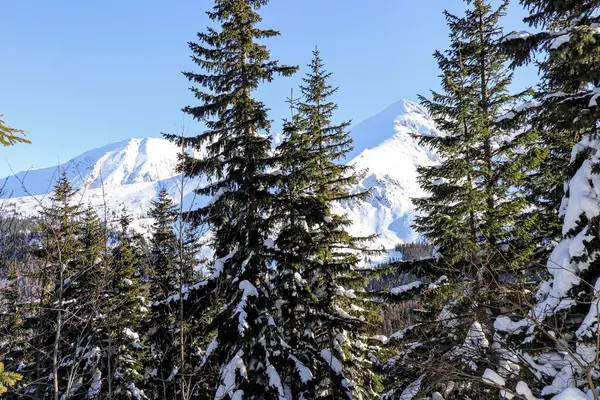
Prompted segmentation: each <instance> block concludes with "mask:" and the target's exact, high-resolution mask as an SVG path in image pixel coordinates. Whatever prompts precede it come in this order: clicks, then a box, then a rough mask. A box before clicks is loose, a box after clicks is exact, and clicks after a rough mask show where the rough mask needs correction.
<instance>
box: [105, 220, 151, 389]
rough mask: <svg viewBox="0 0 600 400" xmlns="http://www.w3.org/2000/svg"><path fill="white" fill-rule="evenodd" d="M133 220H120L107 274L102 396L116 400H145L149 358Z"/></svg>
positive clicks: (145, 310) (144, 307) (144, 306)
mask: <svg viewBox="0 0 600 400" xmlns="http://www.w3.org/2000/svg"><path fill="white" fill-rule="evenodd" d="M131 219H132V218H131V216H130V215H128V214H127V213H126V212H125V211H123V213H122V215H121V217H120V218H119V225H120V231H119V234H118V244H117V245H116V246H115V247H114V249H112V252H111V258H110V263H109V271H107V274H106V276H107V278H108V282H107V285H106V286H107V287H106V292H107V295H108V297H107V298H106V301H105V302H104V304H103V314H104V316H105V317H104V318H103V320H102V321H101V322H100V324H99V330H100V331H102V332H103V341H104V343H103V346H102V349H103V353H104V354H103V355H102V361H103V365H102V370H103V372H105V374H104V375H105V376H106V379H104V380H103V385H102V388H101V393H106V394H107V395H108V397H109V398H113V399H143V398H146V396H145V394H144V390H143V379H144V376H143V375H142V372H143V366H144V364H143V361H144V359H145V357H146V353H147V351H146V344H145V343H144V339H145V335H144V334H143V333H142V319H143V318H144V317H145V316H146V315H147V313H148V308H147V307H146V306H147V304H146V301H145V291H144V289H143V287H142V284H141V282H140V277H139V275H140V265H141V264H140V260H141V253H140V250H139V248H138V247H137V246H136V245H135V240H136V239H135V236H134V235H133V233H132V232H131V231H130V227H129V226H130V224H131Z"/></svg>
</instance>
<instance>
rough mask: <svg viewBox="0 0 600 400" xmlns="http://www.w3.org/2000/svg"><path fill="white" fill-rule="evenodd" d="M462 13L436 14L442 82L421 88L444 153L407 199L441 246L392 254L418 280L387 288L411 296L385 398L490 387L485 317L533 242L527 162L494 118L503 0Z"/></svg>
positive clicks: (467, 393)
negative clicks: (515, 155)
mask: <svg viewBox="0 0 600 400" xmlns="http://www.w3.org/2000/svg"><path fill="white" fill-rule="evenodd" d="M467 5H468V8H467V10H466V12H465V15H464V16H456V15H453V14H450V13H448V12H445V16H446V20H447V23H448V26H449V29H450V48H449V49H448V50H447V51H445V52H439V51H438V52H436V53H435V58H436V60H437V62H438V65H439V68H440V70H441V71H442V73H441V79H442V91H441V92H432V97H431V99H427V98H425V97H422V98H421V100H422V104H423V105H424V106H425V107H426V108H427V109H428V111H429V113H430V114H431V116H432V118H433V119H434V121H435V122H436V125H437V126H438V128H439V129H440V130H441V131H442V132H444V134H443V135H441V136H422V137H420V140H421V142H422V143H423V144H425V145H428V146H430V147H431V148H432V149H433V150H434V151H436V153H437V154H438V155H439V156H440V158H441V163H440V164H439V165H436V166H432V167H420V168H419V170H418V171H419V174H420V176H419V183H420V185H421V187H422V188H423V189H425V190H426V191H427V192H429V193H430V197H427V198H422V199H415V200H414V202H415V205H416V207H417V210H418V211H419V213H420V214H419V215H418V216H417V217H416V218H415V221H416V223H415V227H416V229H417V230H418V231H419V232H421V233H422V234H423V235H424V236H425V238H426V239H427V240H429V241H430V242H431V243H432V244H433V245H434V246H435V247H436V250H437V252H438V256H437V257H436V258H434V259H430V260H423V261H418V262H406V263H404V262H401V263H397V264H396V266H397V267H399V269H400V271H401V272H404V273H408V272H409V273H412V274H414V275H416V276H417V277H418V280H415V281H414V282H411V283H409V284H406V285H402V286H399V287H396V288H392V289H391V290H389V291H388V292H387V295H386V296H387V297H388V298H389V299H396V300H397V301H406V300H413V301H418V302H419V303H420V307H419V310H418V311H417V312H416V313H415V320H416V321H417V324H415V325H414V326H409V327H406V330H402V331H400V332H397V333H396V334H394V335H392V337H391V338H390V340H389V342H388V343H389V344H390V345H392V347H394V346H396V344H398V346H397V347H396V351H397V354H396V355H395V356H394V357H392V358H391V359H390V360H389V361H388V362H387V363H386V365H385V366H384V370H385V373H386V375H387V377H388V386H389V389H390V392H389V393H388V395H387V396H389V398H394V396H408V394H409V393H413V395H417V394H418V395H419V396H432V395H434V394H435V393H436V391H438V392H439V393H437V394H436V396H437V395H440V396H441V394H440V393H443V394H444V397H443V398H445V399H454V398H456V399H462V398H467V397H469V398H473V397H474V396H477V395H483V396H495V394H492V393H493V392H498V389H497V388H494V386H493V385H489V384H487V383H486V382H485V381H483V382H482V380H481V376H482V374H483V373H484V371H485V370H486V367H487V366H490V365H492V363H491V362H490V360H491V359H492V358H493V357H494V351H493V349H492V348H491V347H490V342H489V340H490V338H491V336H492V333H493V329H492V328H493V322H494V315H497V313H498V310H500V309H502V308H503V307H506V306H507V305H510V304H512V301H513V300H514V298H515V297H518V296H519V293H516V292H514V291H513V290H511V285H508V284H502V280H503V279H505V277H506V276H510V280H511V281H512V282H516V281H517V280H518V277H517V276H516V275H515V274H516V271H517V269H518V268H519V267H520V266H521V264H522V263H523V262H524V261H526V260H528V259H529V256H530V255H531V253H532V252H533V251H535V250H536V244H535V241H534V240H533V239H532V237H533V235H532V233H531V231H530V229H532V228H531V227H530V226H528V225H519V224H517V223H516V216H517V215H519V214H521V213H523V212H524V210H525V209H526V207H527V206H528V203H527V199H526V198H525V196H524V195H523V194H522V193H521V191H520V190H519V188H520V185H521V184H522V182H523V177H524V175H525V172H526V168H525V167H524V166H523V165H521V164H515V163H513V162H512V160H511V156H512V155H511V154H509V153H508V152H507V150H506V148H505V146H504V143H505V142H506V141H507V140H508V139H509V135H508V132H506V131H505V130H504V129H502V128H501V127H499V126H498V125H497V123H496V120H497V119H498V116H499V115H500V114H502V113H503V112H504V109H505V108H507V107H508V106H510V105H511V100H512V99H511V96H509V94H508V93H507V87H508V85H509V84H510V82H511V79H512V74H511V73H510V71H509V70H508V69H507V67H506V65H505V64H506V61H507V59H506V56H505V55H504V54H503V53H502V52H500V51H499V43H500V40H501V39H502V37H503V33H502V28H501V26H500V23H499V20H500V18H501V17H502V16H503V15H504V12H505V10H506V8H507V6H508V2H507V1H504V2H502V4H501V5H500V6H499V7H498V8H493V7H492V6H491V3H490V2H489V1H484V0H474V1H467Z"/></svg>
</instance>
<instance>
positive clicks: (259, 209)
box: [174, 0, 296, 399]
mask: <svg viewBox="0 0 600 400" xmlns="http://www.w3.org/2000/svg"><path fill="white" fill-rule="evenodd" d="M266 4H267V1H266V0H228V1H225V0H217V1H215V5H214V8H213V10H212V11H211V12H209V13H208V15H209V17H210V18H211V19H212V20H213V21H214V22H216V23H217V24H220V28H208V29H207V31H206V32H203V33H199V34H198V39H199V41H198V42H197V43H190V48H191V50H192V52H193V60H194V61H195V62H196V63H197V64H198V66H199V67H200V68H201V71H200V72H198V73H194V72H189V73H185V75H186V77H187V78H188V79H189V80H191V81H192V82H193V83H194V84H198V85H200V87H195V88H193V89H192V91H193V92H194V94H195V96H196V97H197V98H198V99H199V100H200V102H201V104H200V105H198V106H190V107H186V108H185V109H184V111H185V112H186V113H188V114H190V115H192V116H193V117H194V118H195V119H198V120H200V121H203V122H204V123H205V125H206V126H207V131H206V132H204V133H203V134H201V135H199V136H197V137H194V138H186V139H182V140H183V142H184V143H185V144H186V145H191V146H193V147H195V148H197V149H199V148H200V147H201V146H206V158H204V159H203V160H196V159H194V158H193V157H191V156H187V157H185V158H184V160H183V164H182V168H183V171H184V172H185V173H186V174H187V175H188V176H199V175H201V176H205V177H207V178H208V181H209V183H208V185H207V186H206V187H204V188H201V189H199V190H198V191H197V192H198V194H201V195H212V196H213V200H212V201H211V202H210V203H209V204H208V205H207V206H205V207H203V208H201V209H200V210H198V211H197V212H194V213H193V215H194V216H195V218H196V221H198V222H200V221H202V222H205V223H207V224H208V226H209V227H210V228H211V230H212V235H213V243H212V245H213V246H212V247H213V248H214V250H215V259H216V261H215V266H214V269H213V271H212V275H211V276H210V278H209V279H208V280H206V281H204V282H202V283H201V284H198V285H195V287H193V288H192V291H191V292H190V293H188V294H187V295H186V298H187V300H188V302H192V303H193V302H196V304H203V305H204V304H206V305H208V307H209V308H212V309H215V310H217V309H218V310H219V312H218V314H217V315H216V317H215V318H214V319H213V321H212V323H211V327H212V329H214V332H215V334H214V335H213V338H212V340H211V344H210V346H209V347H208V348H207V349H206V352H205V357H204V360H203V363H202V365H201V366H200V368H199V370H200V371H201V372H199V373H202V372H206V373H207V378H206V383H205V384H206V385H207V386H208V387H209V388H210V389H209V390H210V391H212V392H213V393H214V396H215V397H216V398H239V397H241V396H242V395H243V396H244V397H246V398H253V397H256V398H265V399H271V398H283V397H285V394H284V389H283V386H282V384H281V376H280V371H281V368H283V367H282V365H284V364H285V363H286V362H287V361H286V351H287V350H286V349H285V347H284V346H283V342H282V339H281V337H280V329H279V327H277V326H274V325H273V324H270V322H271V321H273V318H270V317H271V313H272V312H273V310H274V307H275V299H273V298H272V297H271V294H270V283H269V273H270V271H269V266H270V264H271V261H272V259H271V256H270V255H269V253H268V251H267V250H268V249H267V248H266V247H265V241H266V240H267V239H268V237H269V234H270V233H271V231H272V228H273V226H272V222H271V220H270V219H269V218H268V215H267V213H268V211H269V208H270V207H271V203H272V199H273V194H272V190H271V189H272V183H271V179H270V177H269V175H268V174H267V169H268V168H269V167H270V166H271V165H272V161H271V159H270V155H269V151H270V147H271V139H270V137H269V136H268V133H269V128H270V121H269V120H268V118H267V109H266V107H265V105H264V104H263V103H262V102H260V101H258V100H256V99H255V98H254V97H253V92H254V91H255V90H256V89H257V88H258V87H259V85H260V83H261V82H265V81H266V82H269V81H271V80H273V79H274V77H275V76H277V75H283V76H288V75H291V74H292V73H293V72H295V70H296V67H288V66H280V65H279V64H278V63H277V62H276V61H273V60H271V59H270V56H269V51H268V49H267V48H266V46H264V45H262V44H259V43H258V41H259V40H263V39H267V38H270V37H274V36H276V35H278V32H276V31H274V30H266V29H262V28H259V27H258V24H259V23H260V21H261V17H260V15H259V13H258V11H259V9H260V8H261V7H262V6H264V5H266ZM174 139H179V138H178V137H174ZM220 307H222V308H220ZM203 311H204V312H206V306H205V307H204V310H203Z"/></svg>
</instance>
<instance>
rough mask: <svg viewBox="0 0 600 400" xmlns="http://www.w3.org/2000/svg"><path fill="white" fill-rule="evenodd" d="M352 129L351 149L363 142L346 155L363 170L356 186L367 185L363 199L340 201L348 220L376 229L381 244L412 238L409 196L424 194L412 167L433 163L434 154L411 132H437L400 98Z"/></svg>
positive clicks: (357, 227) (362, 230) (360, 228)
mask: <svg viewBox="0 0 600 400" xmlns="http://www.w3.org/2000/svg"><path fill="white" fill-rule="evenodd" d="M352 134H353V137H354V138H355V143H356V147H355V152H356V151H357V148H360V147H361V146H364V147H363V148H362V149H361V150H360V152H359V153H358V154H357V155H356V157H355V158H354V159H352V160H351V161H350V163H352V164H354V165H355V166H356V168H357V170H359V171H363V172H364V174H365V175H364V177H363V178H362V180H361V181H360V183H359V185H358V187H357V188H356V190H361V191H364V190H367V189H369V190H370V191H371V197H370V198H369V199H368V200H367V201H366V202H358V201H355V202H350V203H347V204H343V205H342V208H343V211H344V212H346V213H347V214H348V216H349V217H350V218H351V219H352V221H353V222H354V225H353V231H354V233H356V234H364V235H369V234H373V233H377V234H379V238H378V239H377V244H379V245H383V246H385V247H386V248H391V247H393V246H394V245H395V244H397V243H399V242H412V241H415V240H416V239H417V234H416V233H415V232H414V230H413V229H412V228H411V224H412V221H413V217H414V208H413V205H412V202H411V200H410V199H411V198H415V197H423V196H425V195H426V193H425V192H424V191H423V190H421V188H420V187H419V185H418V184H417V168H418V167H419V166H426V165H433V164H435V163H437V161H438V158H437V157H436V155H435V154H433V153H432V152H431V151H429V150H428V149H427V148H425V147H424V146H421V145H420V144H419V143H418V140H417V139H415V137H414V136H413V135H414V134H419V135H439V134H440V132H439V131H438V130H437V129H436V128H435V126H434V123H433V121H432V120H431V119H430V118H429V116H428V115H427V112H426V110H425V109H424V108H423V107H422V106H420V105H418V104H415V103H411V102H409V101H406V100H403V101H400V102H398V103H396V104H393V105H391V106H390V107H388V108H387V109H385V110H384V111H383V112H381V113H380V114H377V115H375V116H374V117H372V118H370V119H368V120H366V121H364V122H363V123H361V124H359V125H357V126H356V127H355V128H354V129H353V131H352Z"/></svg>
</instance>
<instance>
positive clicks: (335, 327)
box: [274, 50, 379, 398]
mask: <svg viewBox="0 0 600 400" xmlns="http://www.w3.org/2000/svg"><path fill="white" fill-rule="evenodd" d="M313 56H314V57H313V60H312V61H311V63H310V65H309V69H310V71H309V72H308V73H307V75H306V77H304V78H303V82H304V85H303V86H302V87H301V94H302V96H301V98H300V99H299V101H297V102H294V101H293V99H290V102H291V105H292V112H294V113H295V114H294V116H293V117H292V119H291V120H290V121H288V122H287V123H286V124H285V127H284V140H283V142H282V144H281V145H280V146H279V148H278V155H279V157H280V163H279V167H280V169H279V171H280V172H282V174H280V175H278V176H280V177H281V178H280V180H281V188H280V193H281V204H280V207H279V209H277V210H276V211H275V212H274V214H275V215H276V216H277V217H278V218H280V219H281V224H282V229H281V231H280V232H279V234H278V236H277V239H276V241H275V244H276V247H277V249H278V250H279V257H280V259H279V260H278V269H279V271H280V273H281V275H280V276H279V278H280V279H282V281H283V282H285V283H283V285H281V286H282V287H283V288H284V290H283V291H282V294H281V295H280V297H281V298H282V300H283V302H284V306H282V307H281V309H282V320H283V323H282V324H283V326H285V331H286V333H287V334H289V335H290V343H293V345H292V348H294V350H295V351H296V352H297V354H296V355H295V357H296V359H299V360H300V361H301V363H302V364H303V365H305V366H309V369H311V370H312V376H313V377H314V379H313V381H312V382H311V384H310V385H297V386H296V388H295V389H296V391H297V392H298V396H308V397H314V396H318V397H333V398H337V397H342V398H352V397H357V398H371V397H373V396H376V393H377V392H378V390H379V387H378V381H377V377H376V376H375V374H374V373H373V372H372V369H373V365H372V360H369V359H368V358H367V356H366V354H367V353H368V352H369V351H373V352H375V351H374V350H373V348H371V347H369V345H368V344H367V343H365V342H368V339H365V338H366V337H368V327H369V324H368V323H367V321H366V319H367V318H369V317H371V315H370V314H369V312H368V311H367V309H368V308H370V307H371V304H370V302H369V301H368V300H367V299H366V298H365V292H364V287H365V284H366V281H367V276H366V275H365V274H362V273H360V272H358V271H357V267H358V264H359V262H360V261H361V255H362V251H363V250H364V247H365V244H366V242H368V239H369V238H358V237H353V236H352V235H350V234H349V233H348V232H347V230H346V229H347V228H348V226H349V225H350V221H349V220H348V219H347V218H346V217H345V216H340V215H337V214H334V213H333V212H332V209H333V207H334V206H335V204H336V203H339V202H342V201H360V200H361V199H362V198H363V197H365V195H366V193H351V188H352V187H353V186H354V184H356V182H357V181H358V177H357V174H356V172H355V170H354V168H353V167H351V166H347V165H345V164H343V163H341V162H340V161H341V160H343V159H344V157H345V155H346V154H347V153H348V151H350V150H351V146H352V139H351V137H350V134H349V132H348V130H347V128H348V127H349V125H350V123H349V122H343V123H340V124H335V123H333V121H332V119H333V115H334V111H335V110H336V109H337V104H336V103H334V102H333V101H332V99H331V98H332V96H333V95H334V94H335V93H336V92H337V90H338V89H337V88H335V87H333V86H332V85H331V84H330V83H329V80H330V78H331V73H329V72H327V71H326V70H325V69H324V64H323V61H322V59H321V57H320V54H319V51H318V50H315V51H314V52H313ZM294 107H296V108H297V110H295V109H294ZM286 313H287V315H286ZM290 323H291V326H288V324H290ZM295 367H296V368H297V366H295Z"/></svg>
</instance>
